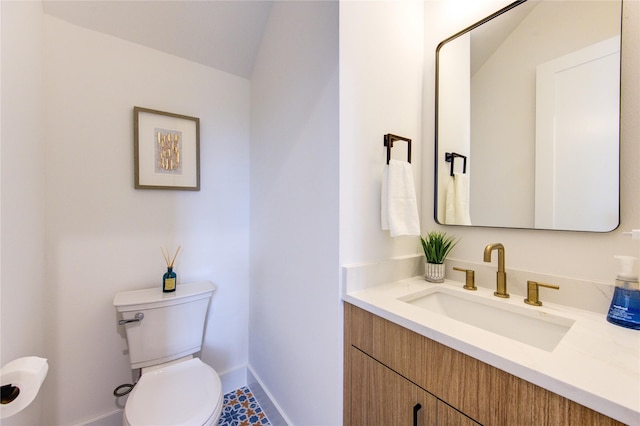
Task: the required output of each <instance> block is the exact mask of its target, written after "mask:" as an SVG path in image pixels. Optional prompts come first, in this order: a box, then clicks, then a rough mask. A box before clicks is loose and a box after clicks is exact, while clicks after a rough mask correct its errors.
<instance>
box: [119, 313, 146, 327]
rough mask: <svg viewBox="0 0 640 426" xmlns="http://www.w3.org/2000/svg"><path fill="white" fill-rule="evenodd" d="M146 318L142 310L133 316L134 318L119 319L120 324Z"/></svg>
mask: <svg viewBox="0 0 640 426" xmlns="http://www.w3.org/2000/svg"><path fill="white" fill-rule="evenodd" d="M143 319H144V314H143V313H142V312H138V313H137V314H135V315H134V316H133V318H132V319H123V320H120V321H118V325H123V324H129V323H130V322H140V321H142V320H143Z"/></svg>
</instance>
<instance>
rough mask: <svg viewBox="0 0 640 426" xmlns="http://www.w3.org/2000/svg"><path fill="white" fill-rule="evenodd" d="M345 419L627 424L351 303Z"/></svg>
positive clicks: (404, 422) (384, 422) (464, 424)
mask: <svg viewBox="0 0 640 426" xmlns="http://www.w3.org/2000/svg"><path fill="white" fill-rule="evenodd" d="M344 331H345V333H344V334H345V352H344V360H345V366H344V371H345V374H344V385H345V389H344V410H345V411H344V423H345V425H354V426H355V425H367V426H375V425H381V426H382V425H385V426H386V425H394V426H402V425H413V424H414V423H413V420H414V419H413V407H415V406H416V404H420V406H421V408H420V410H418V412H417V413H418V417H417V425H419V426H423V425H460V426H467V425H469V426H471V425H477V424H484V425H508V426H512V425H518V426H525V425H593V426H597V425H622V423H620V422H618V421H616V420H613V419H611V418H609V417H606V416H604V415H602V414H600V413H598V412H596V411H593V410H591V409H589V408H587V407H585V406H582V405H580V404H577V403H575V402H573V401H571V400H568V399H566V398H563V397H561V396H559V395H557V394H555V393H553V392H550V391H547V390H546V389H543V388H541V387H539V386H536V385H534V384H532V383H529V382H527V381H525V380H522V379H520V378H518V377H515V376H513V375H511V374H509V373H506V372H504V371H502V370H500V369H497V368H495V367H492V366H490V365H488V364H485V363H483V362H481V361H478V360H477V359H475V358H472V357H469V356H467V355H464V354H463V353H461V352H458V351H455V350H453V349H451V348H449V347H447V346H444V345H442V344H440V343H438V342H435V341H433V340H431V339H428V338H426V337H424V336H421V335H419V334H417V333H414V332H412V331H411V330H408V329H406V328H404V327H401V326H399V325H397V324H394V323H392V322H390V321H387V320H385V319H383V318H380V317H378V316H376V315H373V314H371V313H369V312H367V311H364V310H362V309H360V308H357V307H355V306H353V305H350V304H348V303H345V330H344Z"/></svg>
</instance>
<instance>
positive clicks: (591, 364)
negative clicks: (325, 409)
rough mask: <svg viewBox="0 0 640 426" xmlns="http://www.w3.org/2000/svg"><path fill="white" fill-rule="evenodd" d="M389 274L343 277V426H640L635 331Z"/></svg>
mask: <svg viewBox="0 0 640 426" xmlns="http://www.w3.org/2000/svg"><path fill="white" fill-rule="evenodd" d="M412 261H413V260H412V259H402V260H401V262H409V263H410V262H412ZM382 263H384V262H382ZM382 263H380V264H374V265H369V266H372V268H369V269H367V268H364V267H362V266H358V267H356V268H353V269H349V268H345V271H344V272H345V274H344V277H345V289H344V292H343V299H344V301H345V304H344V306H345V308H344V338H345V344H344V362H345V364H344V386H345V388H344V424H346V425H388V424H398V425H405V424H414V425H421V426H422V425H435V424H442V425H452V424H455V425H476V424H485V425H541V424H548V425H583V424H584V425H586V424H589V425H621V424H640V386H639V385H640V372H639V369H640V366H638V359H640V334H638V332H637V331H634V330H628V329H624V328H621V327H616V326H614V325H612V324H609V323H607V322H606V320H605V317H604V315H602V314H600V313H595V312H590V311H586V310H582V309H577V308H573V307H571V306H563V305H558V304H555V303H551V302H546V301H545V303H544V306H542V307H534V306H529V305H527V304H525V303H524V297H523V296H522V295H520V294H514V293H512V294H511V297H510V298H508V299H502V298H497V297H495V296H493V290H494V289H493V288H488V287H484V288H483V287H478V289H477V291H467V290H464V289H463V283H460V282H455V281H450V280H445V283H443V284H432V283H428V282H426V281H425V280H424V278H423V277H422V276H416V275H417V274H414V276H412V277H411V278H400V279H398V278H397V277H395V276H393V274H394V272H388V271H391V270H393V268H389V267H388V265H383V266H381V264H382ZM387 272H388V273H387ZM384 280H387V281H386V282H384ZM367 283H370V284H367ZM514 290H515V288H514ZM565 291H566V290H565ZM432 296H436V297H435V298H434V300H436V301H437V303H438V304H440V305H443V306H444V305H446V303H449V302H451V303H453V304H452V305H450V307H449V308H451V310H450V311H449V312H445V310H446V309H448V308H446V306H445V308H446V309H445V310H442V311H438V309H440V308H438V307H435V305H434V306H431V305H428V303H427V302H426V301H425V300H426V299H428V298H431V297H432ZM438 297H439V298H440V299H439V301H438V299H437V298H438ZM423 299H424V300H423ZM448 299H451V300H450V301H449V300H448ZM543 300H544V297H543ZM465 303H467V304H466V305H465ZM475 304H478V305H481V306H480V307H479V308H477V309H479V310H477V309H476V307H475V306H474V305H475ZM503 311H505V312H507V315H512V314H513V315H516V316H513V317H509V316H504V317H502V316H500V315H502V314H503ZM467 313H470V314H471V315H470V316H469V318H468V319H465V318H464V316H463V315H462V316H460V317H458V316H457V315H458V314H467ZM518 316H522V317H523V318H526V319H525V320H524V322H521V319H520V318H519V317H518ZM509 318H513V319H509ZM483 321H484V322H485V323H483ZM494 322H495V323H497V324H499V326H498V327H497V328H492V323H494ZM527 322H529V323H527ZM547 322H548V323H549V324H547ZM546 327H549V328H546ZM510 333H511V334H510Z"/></svg>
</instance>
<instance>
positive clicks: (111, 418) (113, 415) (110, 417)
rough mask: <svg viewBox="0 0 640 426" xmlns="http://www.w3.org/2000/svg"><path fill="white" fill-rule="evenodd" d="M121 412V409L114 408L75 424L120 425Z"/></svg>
mask: <svg viewBox="0 0 640 426" xmlns="http://www.w3.org/2000/svg"><path fill="white" fill-rule="evenodd" d="M122 412H123V410H114V411H112V412H110V413H107V414H103V415H102V416H99V417H95V418H93V419H91V420H87V421H86V422H82V423H78V424H77V425H76V426H122Z"/></svg>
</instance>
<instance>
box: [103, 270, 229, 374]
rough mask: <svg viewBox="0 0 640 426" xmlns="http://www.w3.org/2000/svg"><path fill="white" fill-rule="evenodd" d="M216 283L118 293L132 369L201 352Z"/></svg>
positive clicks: (198, 283)
mask: <svg viewBox="0 0 640 426" xmlns="http://www.w3.org/2000/svg"><path fill="white" fill-rule="evenodd" d="M215 289H216V287H215V285H214V284H213V283H212V282H210V281H201V282H196V283H191V284H180V285H178V286H177V287H176V291H174V292H172V293H163V292H162V287H161V286H158V287H156V288H148V289H144V290H134V291H126V292H122V293H118V294H116V296H115V298H114V299H113V305H114V306H115V307H116V309H117V311H118V312H119V313H120V314H121V315H122V319H123V320H132V319H135V317H136V314H138V313H142V314H143V315H144V318H142V319H141V320H140V321H134V322H129V323H126V324H124V328H125V331H126V334H127V344H128V346H129V360H130V362H131V368H142V367H149V366H152V365H157V364H161V363H163V362H167V361H171V360H174V359H178V358H181V357H184V356H187V355H190V354H193V353H196V352H198V351H200V349H201V348H202V338H203V334H204V325H205V322H206V316H207V308H208V306H209V300H210V299H211V295H212V294H213V292H214V291H215Z"/></svg>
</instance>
